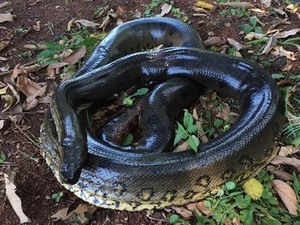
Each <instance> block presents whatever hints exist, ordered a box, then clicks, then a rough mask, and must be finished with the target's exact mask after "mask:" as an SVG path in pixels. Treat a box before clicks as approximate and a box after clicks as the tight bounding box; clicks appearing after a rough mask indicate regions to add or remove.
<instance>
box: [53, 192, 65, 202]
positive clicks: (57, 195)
mask: <svg viewBox="0 0 300 225" xmlns="http://www.w3.org/2000/svg"><path fill="white" fill-rule="evenodd" d="M63 195H64V193H63V192H57V193H54V194H52V196H51V198H52V199H53V200H55V202H56V203H59V202H60V200H61V198H62V196H63Z"/></svg>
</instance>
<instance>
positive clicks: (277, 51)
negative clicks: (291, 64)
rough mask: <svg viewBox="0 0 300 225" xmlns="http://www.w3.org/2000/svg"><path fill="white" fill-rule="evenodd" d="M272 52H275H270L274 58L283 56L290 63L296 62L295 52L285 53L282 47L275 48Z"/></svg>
mask: <svg viewBox="0 0 300 225" xmlns="http://www.w3.org/2000/svg"><path fill="white" fill-rule="evenodd" d="M274 50H275V51H273V52H272V55H274V56H285V57H287V58H288V59H289V60H291V61H296V60H297V58H296V56H295V55H296V53H295V52H291V51H287V50H285V49H284V48H283V47H282V46H275V47H274Z"/></svg>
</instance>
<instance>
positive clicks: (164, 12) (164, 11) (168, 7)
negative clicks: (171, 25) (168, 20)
mask: <svg viewBox="0 0 300 225" xmlns="http://www.w3.org/2000/svg"><path fill="white" fill-rule="evenodd" d="M171 9H172V6H171V5H169V4H167V3H164V4H163V5H162V6H161V12H160V14H158V15H156V16H158V17H163V16H164V15H167V14H168V13H169V12H170V11H171Z"/></svg>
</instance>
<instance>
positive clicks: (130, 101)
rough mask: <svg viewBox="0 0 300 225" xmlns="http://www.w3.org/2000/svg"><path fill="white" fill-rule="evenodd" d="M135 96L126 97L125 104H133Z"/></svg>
mask: <svg viewBox="0 0 300 225" xmlns="http://www.w3.org/2000/svg"><path fill="white" fill-rule="evenodd" d="M133 101H134V98H131V97H126V98H124V99H123V105H128V106H130V105H133Z"/></svg>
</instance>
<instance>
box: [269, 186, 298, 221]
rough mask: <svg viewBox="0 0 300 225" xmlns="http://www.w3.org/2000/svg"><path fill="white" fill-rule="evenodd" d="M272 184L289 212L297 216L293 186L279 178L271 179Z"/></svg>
mask: <svg viewBox="0 0 300 225" xmlns="http://www.w3.org/2000/svg"><path fill="white" fill-rule="evenodd" d="M272 185H273V187H274V189H275V191H276V192H277V193H278V195H279V197H280V199H281V200H282V202H283V203H284V205H285V206H286V208H287V209H288V211H289V213H290V214H292V215H295V216H297V196H296V193H295V191H294V190H293V188H291V187H290V186H289V185H288V184H287V183H285V182H283V181H281V180H273V181H272Z"/></svg>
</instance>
